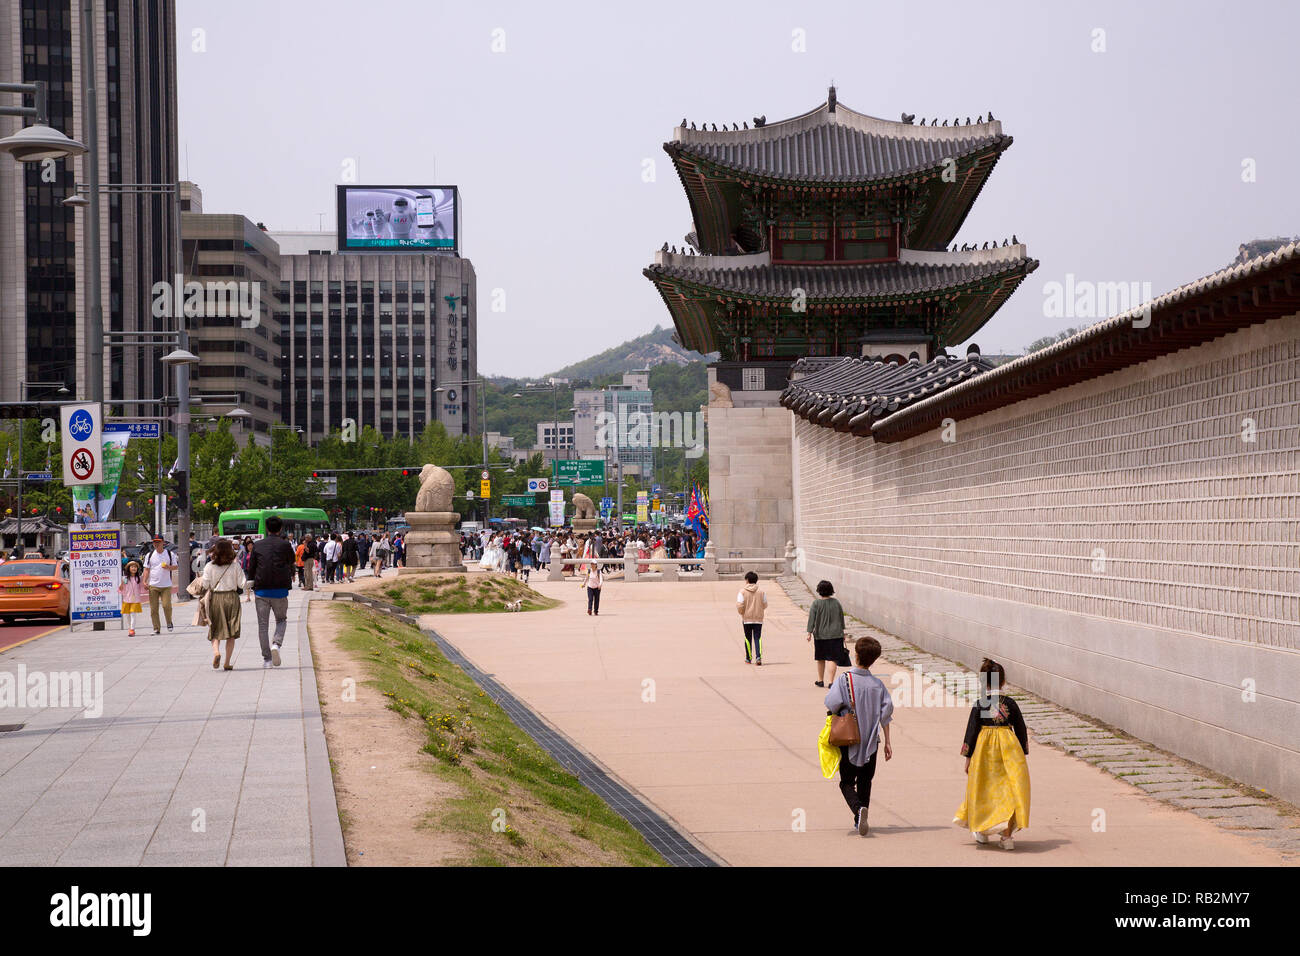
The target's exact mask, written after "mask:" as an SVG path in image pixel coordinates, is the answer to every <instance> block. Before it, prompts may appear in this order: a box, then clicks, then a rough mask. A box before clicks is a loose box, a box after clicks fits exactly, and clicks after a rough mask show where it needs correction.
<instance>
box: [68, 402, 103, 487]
mask: <svg viewBox="0 0 1300 956" xmlns="http://www.w3.org/2000/svg"><path fill="white" fill-rule="evenodd" d="M59 412H60V416H61V417H62V419H63V436H62V437H63V483H64V484H65V485H97V484H99V483H100V478H101V475H100V472H101V470H102V469H101V463H102V459H103V457H104V454H103V452H104V441H103V426H102V423H103V413H102V412H101V410H100V405H99V403H98V402H92V403H90V404H85V405H64V406H63V407H62V408H61V409H60V410H59Z"/></svg>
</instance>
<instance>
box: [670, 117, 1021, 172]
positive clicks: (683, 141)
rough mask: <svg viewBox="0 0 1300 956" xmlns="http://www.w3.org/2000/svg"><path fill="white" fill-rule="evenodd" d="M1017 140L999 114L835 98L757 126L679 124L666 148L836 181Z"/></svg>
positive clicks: (913, 167) (934, 162)
mask: <svg viewBox="0 0 1300 956" xmlns="http://www.w3.org/2000/svg"><path fill="white" fill-rule="evenodd" d="M981 119H982V117H981ZM945 122H946V121H945ZM968 122H969V118H968ZM724 125H725V124H724ZM1010 145H1011V137H1010V136H1005V135H1003V133H1002V124H1001V123H1000V122H998V121H997V120H990V121H988V122H981V123H969V125H960V126H959V125H956V124H955V121H954V125H952V126H918V125H914V124H912V123H902V122H894V121H891V120H884V119H880V118H878V117H875V116H868V115H867V114H865V113H858V112H856V111H854V110H851V109H849V108H848V107H846V106H844V105H843V104H836V103H833V102H832V101H829V100H828V101H827V102H826V103H824V104H822V105H821V106H819V107H818V108H817V109H815V110H812V111H811V112H808V113H805V114H804V115H803V116H796V117H793V118H791V119H788V120H782V121H780V122H777V123H768V124H766V125H764V126H761V127H756V128H753V129H741V130H728V129H725V128H724V129H721V130H703V129H701V130H694V129H688V128H686V127H684V126H679V127H677V129H676V130H674V133H673V142H671V143H668V144H666V148H667V149H668V151H669V153H673V154H679V155H683V156H689V157H692V158H694V159H697V160H701V161H704V162H707V163H711V164H713V165H715V166H721V167H724V168H726V169H730V170H734V171H736V172H738V173H748V174H751V175H753V176H755V177H758V178H767V179H776V180H787V181H804V182H819V183H836V182H863V181H872V180H884V179H894V178H898V177H901V176H905V175H908V174H910V173H915V172H920V171H923V170H931V169H934V168H935V167H937V166H940V165H942V164H943V163H944V162H945V161H946V160H949V159H960V158H962V157H964V156H969V155H972V154H975V153H979V152H982V151H986V150H990V149H993V150H997V151H1001V150H1002V149H1005V148H1006V147H1007V146H1010Z"/></svg>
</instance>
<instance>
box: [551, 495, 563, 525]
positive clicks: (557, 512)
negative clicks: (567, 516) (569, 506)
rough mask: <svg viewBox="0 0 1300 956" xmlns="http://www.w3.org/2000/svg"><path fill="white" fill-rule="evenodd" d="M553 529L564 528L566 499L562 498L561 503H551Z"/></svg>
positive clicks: (553, 501)
mask: <svg viewBox="0 0 1300 956" xmlns="http://www.w3.org/2000/svg"><path fill="white" fill-rule="evenodd" d="M551 527H552V528H562V527H564V499H563V498H561V499H560V500H559V501H555V500H552V501H551Z"/></svg>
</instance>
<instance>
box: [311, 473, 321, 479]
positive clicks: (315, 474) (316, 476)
mask: <svg viewBox="0 0 1300 956" xmlns="http://www.w3.org/2000/svg"><path fill="white" fill-rule="evenodd" d="M311 476H312V477H313V478H319V477H320V472H319V471H313V472H312V473H311Z"/></svg>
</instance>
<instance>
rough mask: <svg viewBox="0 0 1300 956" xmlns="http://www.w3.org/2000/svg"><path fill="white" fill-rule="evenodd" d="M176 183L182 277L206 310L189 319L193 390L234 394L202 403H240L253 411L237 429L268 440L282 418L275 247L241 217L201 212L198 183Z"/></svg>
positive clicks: (216, 406)
mask: <svg viewBox="0 0 1300 956" xmlns="http://www.w3.org/2000/svg"><path fill="white" fill-rule="evenodd" d="M181 186H182V191H181V208H182V213H181V237H182V242H183V245H184V253H185V260H184V261H185V270H184V271H185V280H186V282H187V283H189V282H196V283H199V284H200V285H202V286H203V287H204V299H203V303H204V309H203V314H202V315H200V316H194V317H191V318H190V319H189V320H188V322H189V329H190V350H191V351H192V352H194V353H195V354H196V355H198V356H199V358H200V359H201V361H200V363H199V365H198V366H196V367H195V368H194V370H193V372H192V379H191V382H190V389H191V395H192V396H194V397H195V398H196V399H198V398H206V397H207V396H233V397H232V398H230V399H228V400H227V399H225V398H222V399H220V400H216V401H214V400H212V399H211V398H207V402H208V404H209V405H210V406H211V407H212V409H213V410H214V412H215V413H216V414H221V412H223V411H226V410H229V409H231V408H233V407H234V406H235V405H238V406H239V407H240V408H242V409H244V410H245V411H247V412H248V413H249V414H250V415H251V416H252V418H251V419H248V420H246V421H245V422H244V423H243V424H242V425H240V426H239V427H241V428H251V429H252V430H253V432H254V433H255V434H256V435H257V436H258V440H259V441H260V442H263V443H269V442H270V436H271V425H273V424H276V423H278V422H282V421H284V414H283V393H282V385H283V381H284V373H283V355H282V351H281V347H280V338H281V336H280V332H281V328H280V315H281V314H282V312H283V310H282V308H281V305H280V288H281V284H280V248H279V246H278V245H277V244H276V242H275V240H274V239H272V238H271V237H270V236H269V235H268V234H267V233H266V231H265V230H263V229H261V228H259V227H258V226H257V224H255V223H253V222H251V221H249V220H248V219H246V218H245V217H243V216H240V215H232V214H221V213H204V212H203V205H202V195H201V193H200V192H199V190H198V188H197V187H196V186H194V185H193V184H191V183H182V184H181Z"/></svg>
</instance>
